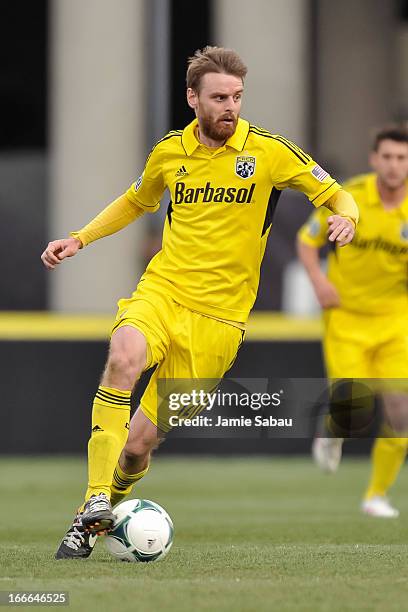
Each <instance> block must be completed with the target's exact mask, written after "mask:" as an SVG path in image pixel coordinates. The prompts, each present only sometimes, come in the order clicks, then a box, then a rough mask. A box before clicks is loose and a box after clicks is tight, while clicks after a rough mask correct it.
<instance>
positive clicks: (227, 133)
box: [200, 115, 238, 142]
mask: <svg viewBox="0 0 408 612" xmlns="http://www.w3.org/2000/svg"><path fill="white" fill-rule="evenodd" d="M226 117H227V115H225V116H224V117H223V118H220V119H217V120H216V121H214V120H213V119H211V117H210V116H209V115H205V116H204V117H200V130H201V132H202V133H203V135H205V136H206V137H207V138H209V139H211V140H215V141H216V142H225V141H226V140H228V138H230V137H231V136H232V135H233V134H234V132H235V130H236V127H237V122H238V117H236V116H235V115H228V119H231V122H230V123H229V124H224V123H222V122H221V121H222V119H225V118H226Z"/></svg>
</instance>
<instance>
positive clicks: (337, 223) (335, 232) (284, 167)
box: [273, 136, 359, 246]
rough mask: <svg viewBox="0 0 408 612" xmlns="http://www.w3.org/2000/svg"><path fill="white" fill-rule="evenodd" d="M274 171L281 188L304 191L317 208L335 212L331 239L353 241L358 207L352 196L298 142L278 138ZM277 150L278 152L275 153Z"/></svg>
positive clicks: (330, 219)
mask: <svg viewBox="0 0 408 612" xmlns="http://www.w3.org/2000/svg"><path fill="white" fill-rule="evenodd" d="M273 146H275V147H277V149H276V151H275V159H276V158H278V163H277V166H275V168H274V170H275V172H276V173H277V175H278V176H277V181H276V180H275V185H276V187H277V188H278V189H284V188H286V187H289V188H291V189H296V190H297V191H302V192H303V193H304V194H305V195H306V197H307V198H308V199H309V200H310V202H311V203H312V204H313V205H314V206H315V207H316V208H318V207H320V206H326V207H327V208H329V210H331V211H332V212H333V213H334V214H333V215H331V216H330V217H329V218H328V220H327V222H328V225H329V227H328V239H329V240H330V242H337V244H338V245H339V246H344V245H345V244H348V243H349V242H351V240H352V239H353V237H354V233H355V229H356V226H357V223H358V216H359V213H358V207H357V204H356V203H355V201H354V199H353V197H352V196H351V195H350V194H349V193H348V192H346V191H344V189H342V188H341V185H339V183H338V182H337V181H336V180H335V179H333V178H332V177H331V176H330V174H329V173H328V172H326V171H325V170H324V169H323V168H321V167H320V166H319V165H318V164H317V163H316V162H315V161H314V160H313V159H312V158H311V157H310V156H309V155H308V154H307V153H305V152H304V151H302V149H300V148H299V147H298V146H297V145H295V144H294V143H292V142H291V141H288V140H286V139H285V138H282V137H280V136H278V137H276V138H275V142H274V145H273ZM276 153H277V154H278V155H276Z"/></svg>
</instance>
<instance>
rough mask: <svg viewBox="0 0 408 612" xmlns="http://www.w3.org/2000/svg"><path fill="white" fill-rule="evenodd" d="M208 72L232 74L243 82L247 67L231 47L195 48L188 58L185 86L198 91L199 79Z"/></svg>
mask: <svg viewBox="0 0 408 612" xmlns="http://www.w3.org/2000/svg"><path fill="white" fill-rule="evenodd" d="M209 72H218V73H224V74H232V75H233V76H236V77H238V78H240V79H242V82H243V81H244V78H245V76H246V73H247V72H248V69H247V67H246V66H245V64H244V62H243V61H242V59H241V58H240V57H239V55H238V53H237V52H236V51H234V50H233V49H226V48H224V47H210V46H207V47H204V49H197V51H196V52H195V53H194V55H193V56H192V57H189V58H188V69H187V76H186V82H187V87H190V88H191V89H193V90H194V91H196V92H199V91H200V85H201V79H202V78H203V76H204V75H205V74H207V73H209Z"/></svg>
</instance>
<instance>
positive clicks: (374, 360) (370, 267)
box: [298, 127, 408, 518]
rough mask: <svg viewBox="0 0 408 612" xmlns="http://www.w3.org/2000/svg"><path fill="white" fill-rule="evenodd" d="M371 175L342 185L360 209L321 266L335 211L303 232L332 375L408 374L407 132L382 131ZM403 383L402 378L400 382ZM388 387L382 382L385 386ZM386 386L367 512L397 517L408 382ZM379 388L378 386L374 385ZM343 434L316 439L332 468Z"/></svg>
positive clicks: (301, 248) (323, 462)
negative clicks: (347, 235) (349, 237)
mask: <svg viewBox="0 0 408 612" xmlns="http://www.w3.org/2000/svg"><path fill="white" fill-rule="evenodd" d="M370 161H371V166H372V168H373V170H374V173H372V174H367V175H363V176H357V177H355V178H354V179H352V180H350V181H349V182H347V183H346V184H345V188H346V189H347V190H348V191H349V193H351V194H352V195H353V197H354V198H355V200H356V202H357V204H358V207H359V210H360V223H359V226H358V229H357V231H356V235H355V238H354V240H353V242H352V243H351V244H350V245H349V246H347V248H345V249H340V250H339V249H335V250H333V251H332V252H331V253H330V254H329V260H328V274H327V276H326V274H325V273H324V272H323V271H322V270H321V268H320V264H319V254H318V251H319V248H320V247H322V246H323V245H324V244H325V243H326V241H327V233H326V220H327V216H328V214H330V213H329V212H328V211H327V210H326V209H325V208H319V209H318V210H316V211H315V212H314V213H313V214H312V215H311V216H310V218H309V220H308V221H307V223H306V224H305V225H304V226H303V227H302V228H301V230H300V231H299V234H298V252H299V256H300V259H301V261H302V262H303V264H304V265H305V267H306V270H307V272H308V274H309V277H310V279H311V281H312V284H313V286H314V289H315V292H316V295H317V298H318V300H319V302H320V305H321V307H322V308H323V309H324V342H323V345H324V355H325V361H326V369H327V374H328V376H329V378H331V379H342V378H367V379H368V378H373V379H376V378H377V379H405V381H407V379H408V181H407V177H408V131H407V129H406V128H399V127H390V128H385V129H383V130H382V131H381V132H379V133H378V134H377V136H376V138H375V142H374V146H373V151H372V153H371V160H370ZM399 382H400V381H399ZM383 385H384V383H383ZM393 385H395V386H396V388H391V385H390V382H389V383H388V388H387V390H386V391H385V390H383V393H382V394H381V395H382V403H383V407H384V415H385V423H384V426H383V431H382V435H383V436H384V437H379V438H377V439H376V441H375V443H374V446H373V451H372V474H371V479H370V483H369V485H368V489H367V491H366V494H365V497H364V501H363V503H362V510H363V512H365V513H367V514H370V515H374V516H379V517H390V518H391V517H397V516H398V511H397V510H396V509H395V508H393V507H392V506H391V504H390V502H389V501H388V499H387V497H386V493H387V491H388V489H389V488H390V486H391V485H392V484H393V482H394V481H395V479H396V477H397V475H398V472H399V470H400V468H401V466H402V464H403V462H404V460H405V456H406V451H407V444H408V438H406V437H405V435H407V432H408V419H407V416H408V396H407V395H406V394H404V392H403V391H404V390H405V389H406V385H405V384H404V382H402V384H401V382H400V384H399V385H398V384H397V383H396V382H395V381H394V382H393ZM377 387H378V384H377ZM342 442H343V439H342V438H336V437H324V436H322V437H318V438H316V439H315V441H314V444H313V454H314V457H315V460H316V461H317V463H318V464H319V465H320V466H321V467H323V468H324V469H326V470H328V471H332V472H333V471H335V470H336V469H337V467H338V464H339V461H340V458H341V447H342Z"/></svg>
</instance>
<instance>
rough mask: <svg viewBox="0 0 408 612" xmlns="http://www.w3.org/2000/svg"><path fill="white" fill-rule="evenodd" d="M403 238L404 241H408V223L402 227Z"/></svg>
mask: <svg viewBox="0 0 408 612" xmlns="http://www.w3.org/2000/svg"><path fill="white" fill-rule="evenodd" d="M401 238H402V239H403V240H408V222H407V221H405V222H404V223H403V224H402V225H401Z"/></svg>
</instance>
